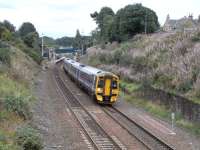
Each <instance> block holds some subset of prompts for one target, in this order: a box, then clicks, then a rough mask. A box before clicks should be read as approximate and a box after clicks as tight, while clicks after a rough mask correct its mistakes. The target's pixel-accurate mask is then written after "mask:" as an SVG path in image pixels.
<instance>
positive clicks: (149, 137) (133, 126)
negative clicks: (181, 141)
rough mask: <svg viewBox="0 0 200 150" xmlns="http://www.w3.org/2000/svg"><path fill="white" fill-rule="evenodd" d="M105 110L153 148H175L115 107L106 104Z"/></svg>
mask: <svg viewBox="0 0 200 150" xmlns="http://www.w3.org/2000/svg"><path fill="white" fill-rule="evenodd" d="M103 110H104V112H105V113H106V114H108V115H109V116H110V117H111V118H112V119H114V120H115V121H116V122H117V123H118V124H119V125H120V126H121V127H122V128H124V129H125V130H127V132H128V133H129V134H131V135H132V136H135V137H136V138H137V139H138V140H139V141H141V142H142V143H143V144H144V145H145V146H146V147H148V148H149V149H151V150H157V149H158V150H173V149H175V148H174V147H173V146H172V145H169V144H166V142H164V141H162V140H161V139H159V138H158V137H156V136H154V135H153V134H151V133H150V132H149V131H148V130H146V129H144V128H143V127H142V126H140V125H139V124H138V123H137V122H134V121H133V120H132V119H130V118H129V117H127V116H126V115H125V114H124V113H122V112H121V111H119V110H118V109H116V108H115V107H109V106H105V107H104V108H103Z"/></svg>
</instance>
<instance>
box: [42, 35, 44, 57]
mask: <svg viewBox="0 0 200 150" xmlns="http://www.w3.org/2000/svg"><path fill="white" fill-rule="evenodd" d="M43 54H44V39H43V33H42V57H43Z"/></svg>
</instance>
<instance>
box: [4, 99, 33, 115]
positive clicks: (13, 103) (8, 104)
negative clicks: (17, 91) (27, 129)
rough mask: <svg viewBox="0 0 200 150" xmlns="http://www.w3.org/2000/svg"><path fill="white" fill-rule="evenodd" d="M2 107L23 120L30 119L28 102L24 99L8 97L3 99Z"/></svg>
mask: <svg viewBox="0 0 200 150" xmlns="http://www.w3.org/2000/svg"><path fill="white" fill-rule="evenodd" d="M3 104H4V107H5V109H6V110H8V111H11V112H15V113H16V114H18V115H19V116H21V117H23V118H24V119H29V118H31V112H30V108H29V100H28V99H27V98H25V97H22V96H19V97H15V96H8V97H6V98H5V100H4V102H3Z"/></svg>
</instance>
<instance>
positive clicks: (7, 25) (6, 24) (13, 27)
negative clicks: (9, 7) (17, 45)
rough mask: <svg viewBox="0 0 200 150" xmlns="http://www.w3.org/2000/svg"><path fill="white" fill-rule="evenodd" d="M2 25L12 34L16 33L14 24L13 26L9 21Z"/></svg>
mask: <svg viewBox="0 0 200 150" xmlns="http://www.w3.org/2000/svg"><path fill="white" fill-rule="evenodd" d="M2 24H3V25H4V27H5V28H6V29H7V30H9V31H10V32H15V26H14V25H13V24H11V23H10V22H9V21H8V20H4V21H3V23H2Z"/></svg>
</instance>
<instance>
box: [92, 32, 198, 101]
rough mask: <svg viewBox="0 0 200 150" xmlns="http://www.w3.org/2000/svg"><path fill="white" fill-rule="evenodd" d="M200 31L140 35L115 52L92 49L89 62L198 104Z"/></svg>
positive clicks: (120, 46)
mask: <svg viewBox="0 0 200 150" xmlns="http://www.w3.org/2000/svg"><path fill="white" fill-rule="evenodd" d="M199 32H200V31H199ZM199 32H197V33H173V34H170V33H157V34H153V35H152V36H146V35H138V36H135V37H134V38H133V39H132V40H129V41H128V42H124V43H122V44H120V45H118V46H116V48H114V49H109V46H108V45H107V49H102V50H100V49H99V50H95V52H94V51H92V50H89V51H90V52H88V53H90V54H89V63H91V64H93V65H99V64H104V67H106V69H108V70H111V71H114V72H117V73H118V74H121V75H122V76H124V77H125V78H129V79H130V80H132V81H136V82H140V83H145V84H147V83H148V84H149V85H152V86H154V87H156V88H160V89H164V90H167V91H170V92H173V93H177V94H180V95H183V96H185V97H189V98H192V99H195V100H196V101H198V98H199V93H200V87H199V85H200V84H199V81H200V67H199V66H200V64H199V63H200V62H199V61H198V60H199V58H200V53H199V50H198V49H199V46H200V43H199V41H196V40H195V41H194V38H195V39H197V38H198V36H199ZM101 66H103V65H101Z"/></svg>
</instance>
